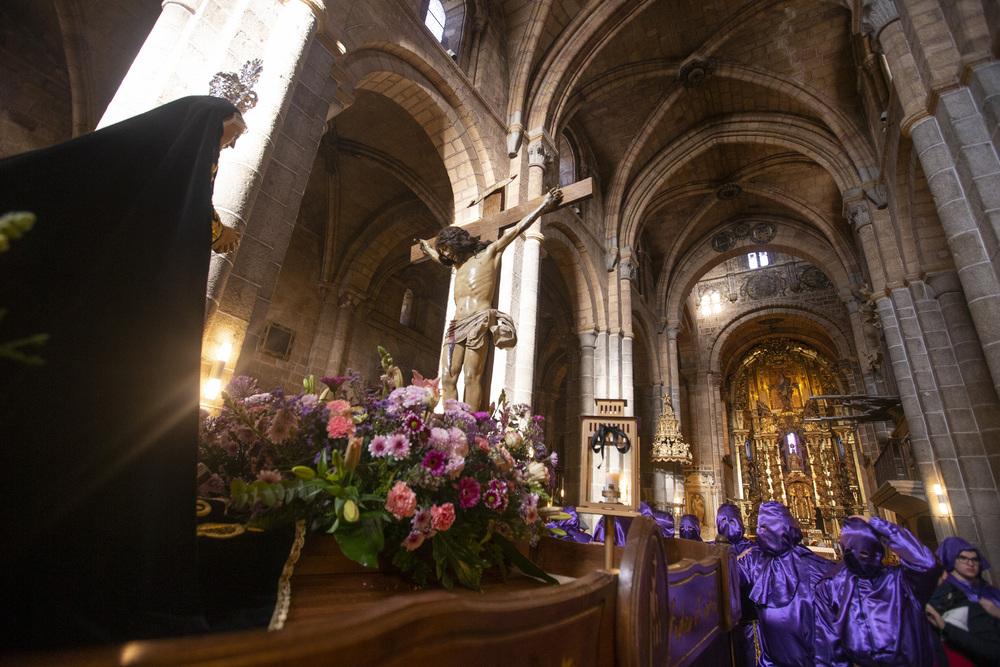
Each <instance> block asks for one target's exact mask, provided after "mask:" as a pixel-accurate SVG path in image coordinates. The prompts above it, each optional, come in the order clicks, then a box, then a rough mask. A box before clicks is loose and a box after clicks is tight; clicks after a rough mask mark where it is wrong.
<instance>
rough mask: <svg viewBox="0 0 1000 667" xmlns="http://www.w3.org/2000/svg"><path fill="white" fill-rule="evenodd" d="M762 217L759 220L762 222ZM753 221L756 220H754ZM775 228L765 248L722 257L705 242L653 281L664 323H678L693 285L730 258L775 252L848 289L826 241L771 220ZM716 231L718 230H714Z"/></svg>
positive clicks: (755, 247) (809, 230)
mask: <svg viewBox="0 0 1000 667" xmlns="http://www.w3.org/2000/svg"><path fill="white" fill-rule="evenodd" d="M764 218H765V216H762V217H761V219H764ZM754 219H755V220H757V219H758V218H754ZM772 221H774V222H776V224H778V236H776V237H775V239H774V240H772V241H771V242H770V243H767V244H751V245H746V246H740V247H738V248H732V249H730V250H728V251H727V252H724V253H717V252H715V251H714V250H713V249H712V247H711V244H710V243H709V239H708V238H706V239H705V240H704V241H703V242H702V243H700V244H698V245H697V246H696V247H695V248H693V249H692V250H691V251H690V253H689V254H688V255H687V256H686V257H683V258H681V259H680V260H679V261H678V265H677V266H678V270H677V271H676V273H675V274H674V275H673V276H672V277H670V278H669V279H668V277H667V276H662V277H661V279H660V280H658V281H657V303H664V315H665V316H666V318H667V321H670V322H672V321H678V320H679V319H680V313H681V310H682V309H683V308H684V307H685V306H686V304H687V298H688V295H689V294H690V293H691V290H692V289H694V286H695V284H697V282H698V280H700V279H701V276H703V275H705V273H707V272H708V271H709V270H711V269H712V268H714V267H715V266H718V265H719V264H721V263H722V262H724V261H726V260H727V259H729V258H730V257H736V256H737V255H741V254H744V253H747V252H753V251H777V252H782V253H785V254H787V255H791V256H794V257H799V258H801V259H804V260H805V261H807V262H809V263H811V264H813V265H814V266H816V267H817V268H818V269H820V270H821V271H823V273H825V274H826V276H827V277H828V278H829V279H830V282H832V283H833V284H834V286H835V287H837V288H838V289H839V290H843V289H848V288H849V287H850V285H851V278H850V274H849V273H848V271H847V270H846V269H845V267H844V264H843V262H842V260H841V258H840V256H839V255H838V254H837V253H836V252H835V251H834V249H833V248H831V247H830V245H829V244H828V242H827V241H826V239H824V238H822V237H820V236H818V235H817V234H816V231H815V230H814V229H812V228H810V227H809V226H808V225H803V224H801V223H797V222H795V221H790V220H787V219H784V218H772ZM716 229H719V228H716Z"/></svg>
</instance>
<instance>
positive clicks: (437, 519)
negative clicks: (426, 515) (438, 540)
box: [431, 503, 455, 530]
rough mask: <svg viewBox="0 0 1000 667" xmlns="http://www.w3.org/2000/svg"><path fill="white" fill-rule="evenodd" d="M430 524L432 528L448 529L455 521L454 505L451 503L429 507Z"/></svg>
mask: <svg viewBox="0 0 1000 667" xmlns="http://www.w3.org/2000/svg"><path fill="white" fill-rule="evenodd" d="M431 516H432V517H433V518H432V519H431V526H432V527H433V528H434V530H448V529H449V528H451V524H453V523H455V506H454V505H453V504H452V503H445V504H443V505H440V506H438V505H434V506H433V507H431Z"/></svg>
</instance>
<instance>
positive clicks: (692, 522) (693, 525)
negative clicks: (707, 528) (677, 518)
mask: <svg viewBox="0 0 1000 667" xmlns="http://www.w3.org/2000/svg"><path fill="white" fill-rule="evenodd" d="M677 537H680V538H682V539H685V540H694V541H695V542H702V541H704V540H702V539H701V522H700V521H698V517H696V516H695V515H694V514H685V515H684V516H682V517H681V523H680V526H679V527H678V528H677Z"/></svg>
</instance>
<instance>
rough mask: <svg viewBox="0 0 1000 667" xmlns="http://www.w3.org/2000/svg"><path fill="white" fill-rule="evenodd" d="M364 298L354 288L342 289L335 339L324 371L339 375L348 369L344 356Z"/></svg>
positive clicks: (334, 326)
mask: <svg viewBox="0 0 1000 667" xmlns="http://www.w3.org/2000/svg"><path fill="white" fill-rule="evenodd" d="M363 300H364V295H362V294H358V293H357V292H355V291H354V290H351V289H343V290H340V293H339V294H338V304H339V308H338V309H337V319H336V321H335V322H334V325H333V340H332V341H331V345H330V353H329V354H328V355H327V360H328V361H327V365H326V369H325V370H324V373H331V374H332V375H333V376H337V375H340V373H341V372H342V371H345V370H347V368H346V364H345V363H344V362H345V359H344V356H345V354H346V353H347V350H348V347H347V344H348V342H349V340H350V338H351V331H352V329H353V328H354V327H355V326H356V323H355V322H354V317H355V311H356V310H357V308H358V306H359V305H361V302H362V301H363Z"/></svg>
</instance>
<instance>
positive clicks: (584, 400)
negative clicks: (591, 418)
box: [577, 331, 597, 415]
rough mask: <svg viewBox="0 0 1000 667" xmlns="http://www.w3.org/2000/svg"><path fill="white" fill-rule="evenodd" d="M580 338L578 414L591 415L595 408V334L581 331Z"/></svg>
mask: <svg viewBox="0 0 1000 667" xmlns="http://www.w3.org/2000/svg"><path fill="white" fill-rule="evenodd" d="M577 336H579V337H580V414H581V415H592V414H594V413H595V412H596V410H597V408H596V405H595V403H594V397H595V390H596V388H595V386H594V379H595V378H594V369H595V366H594V357H595V354H594V352H595V349H596V348H597V333H596V332H594V331H581V332H580V333H578V334H577Z"/></svg>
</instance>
